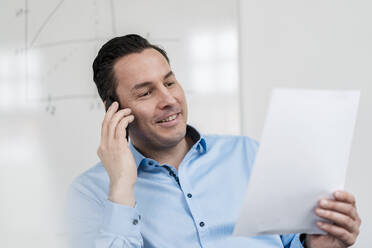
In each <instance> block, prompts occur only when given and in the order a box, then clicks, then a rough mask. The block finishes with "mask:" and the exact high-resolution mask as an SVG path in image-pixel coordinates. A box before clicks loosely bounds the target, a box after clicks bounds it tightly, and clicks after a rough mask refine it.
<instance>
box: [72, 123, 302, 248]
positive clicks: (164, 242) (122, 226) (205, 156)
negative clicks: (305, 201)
mask: <svg viewBox="0 0 372 248" xmlns="http://www.w3.org/2000/svg"><path fill="white" fill-rule="evenodd" d="M187 135H188V136H189V137H191V138H192V139H193V141H194V142H195V144H194V145H193V146H192V148H191V149H190V150H189V152H188V153H187V154H186V156H185V157H184V159H183V161H182V163H181V164H180V166H179V170H178V171H177V170H176V169H175V168H174V167H173V166H171V165H167V164H159V163H158V162H157V161H155V160H152V159H150V158H146V157H144V156H143V155H142V154H141V153H140V152H139V151H137V149H136V148H135V147H134V146H133V144H130V149H131V151H132V153H133V156H134V158H135V161H136V164H137V167H138V179H137V182H136V185H135V198H136V206H135V207H134V208H131V207H129V206H123V205H119V204H116V203H113V202H111V201H109V200H108V199H107V198H108V193H109V177H108V175H107V172H106V170H105V168H104V167H103V165H102V164H101V163H99V164H97V165H96V166H95V167H93V168H91V169H89V170H88V171H86V172H85V173H83V174H82V175H80V176H79V177H77V178H76V179H75V180H74V182H73V183H72V185H71V189H70V192H69V200H68V222H69V232H70V238H71V240H70V241H71V247H74V248H88V247H96V248H109V247H120V248H122V247H145V248H183V247H185V248H200V247H203V248H222V247H223V248H230V247H231V248H240V247H242V248H243V247H244V248H248V247H251V248H279V247H285V248H295V247H296V248H297V247H302V245H301V242H300V240H299V235H298V234H292V235H268V236H258V237H234V236H232V232H233V229H234V225H235V223H236V221H237V219H238V216H239V213H240V207H241V204H242V200H243V197H244V193H245V190H246V186H247V183H248V180H249V177H250V173H251V169H252V166H253V163H254V160H255V156H256V151H257V148H258V143H257V142H256V141H254V140H252V139H250V138H248V137H242V136H217V135H206V136H204V137H203V136H201V135H200V134H199V133H198V132H197V131H196V130H195V129H194V128H192V127H191V126H188V127H187ZM267 211H270V199H268V204H267Z"/></svg>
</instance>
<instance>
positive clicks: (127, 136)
mask: <svg viewBox="0 0 372 248" xmlns="http://www.w3.org/2000/svg"><path fill="white" fill-rule="evenodd" d="M113 102H115V100H113V99H112V98H111V97H108V98H106V112H107V110H108V109H109V107H110V106H111V104H112V103H113ZM120 109H121V108H120V106H119V109H118V110H120ZM128 126H129V125H128ZM125 133H126V135H125V138H126V139H127V141H129V132H128V127H127V128H126V129H125Z"/></svg>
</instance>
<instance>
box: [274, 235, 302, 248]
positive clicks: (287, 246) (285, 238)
mask: <svg viewBox="0 0 372 248" xmlns="http://www.w3.org/2000/svg"><path fill="white" fill-rule="evenodd" d="M280 238H281V239H282V242H283V246H284V248H303V245H302V244H301V241H300V234H287V235H280Z"/></svg>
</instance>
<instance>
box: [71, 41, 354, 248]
mask: <svg viewBox="0 0 372 248" xmlns="http://www.w3.org/2000/svg"><path fill="white" fill-rule="evenodd" d="M93 70H94V81H95V83H96V85H97V88H98V91H99V94H100V96H101V98H102V100H103V101H104V102H105V105H106V104H107V103H108V101H114V103H113V104H112V105H111V106H110V107H109V108H108V111H107V113H106V115H105V118H104V120H103V123H102V131H101V143H100V146H99V148H98V152H97V153H98V156H99V157H100V159H101V163H99V164H98V165H96V166H95V167H93V168H92V169H90V170H88V171H87V172H85V173H83V174H82V175H81V176H79V177H78V178H77V179H76V180H75V181H74V182H73V184H72V187H71V192H70V203H71V204H70V210H69V219H70V221H71V223H72V225H71V244H72V245H73V246H74V247H80V248H81V247H99V248H104V247H105V248H106V247H149V248H152V247H157V248H168V247H169V248H170V247H172V248H174V247H188V248H193V247H213V248H214V247H263V248H265V247H267V248H269V247H291V248H294V247H303V246H307V247H311V248H317V247H334V248H344V247H348V246H350V245H352V244H353V243H354V242H355V240H356V238H357V236H358V233H359V226H360V222H361V221H360V218H359V216H358V213H357V211H356V207H355V200H354V197H353V196H352V195H351V194H349V193H346V192H344V191H339V192H336V193H335V194H334V197H335V199H334V200H331V199H328V200H327V199H323V200H322V201H320V204H319V207H318V208H317V209H316V213H317V215H319V216H320V217H323V218H324V219H327V220H329V221H330V222H331V223H334V224H330V223H326V222H319V223H318V225H319V228H320V229H322V230H324V231H325V232H327V235H306V234H302V235H299V234H292V235H268V236H261V237H233V236H232V232H233V229H234V224H235V222H236V220H237V218H238V215H239V211H240V206H241V202H242V199H243V196H244V192H245V189H246V185H247V183H248V180H249V176H250V171H251V168H252V166H253V163H254V159H255V154H256V150H257V146H258V144H257V142H256V141H254V140H252V139H250V138H247V137H234V136H202V135H201V134H199V133H198V131H196V130H195V129H194V128H193V127H191V126H188V125H187V124H186V123H187V104H186V99H185V95H184V92H183V89H182V87H181V85H180V84H179V83H178V81H177V80H176V77H175V74H174V72H173V71H172V70H171V68H170V64H169V59H168V57H167V55H166V53H165V52H164V51H163V50H162V49H160V48H159V47H157V46H154V45H152V44H149V43H148V41H147V40H145V39H144V38H142V37H140V36H138V35H127V36H123V37H117V38H114V39H112V40H110V41H109V42H107V43H106V44H105V45H104V46H103V47H102V48H101V50H100V51H99V53H98V55H97V57H96V59H95V61H94V64H93ZM223 118H224V117H223V113H221V121H223ZM127 127H128V132H129V134H130V142H128V141H127V139H125V137H126V131H127V130H126V128H127ZM289 204H290V203H289ZM267 211H270V204H269V202H268V209H267Z"/></svg>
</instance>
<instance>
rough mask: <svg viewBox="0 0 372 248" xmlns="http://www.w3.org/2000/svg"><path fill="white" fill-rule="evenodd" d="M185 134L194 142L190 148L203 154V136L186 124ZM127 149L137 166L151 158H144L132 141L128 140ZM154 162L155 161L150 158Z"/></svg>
mask: <svg viewBox="0 0 372 248" xmlns="http://www.w3.org/2000/svg"><path fill="white" fill-rule="evenodd" d="M186 136H188V137H190V138H191V140H192V141H193V142H194V145H193V146H192V147H191V149H190V150H192V149H196V150H197V151H198V152H199V153H201V154H204V153H206V152H207V142H206V140H205V138H204V137H203V136H202V135H201V134H200V133H199V132H198V131H197V130H196V129H195V128H194V127H192V126H190V125H187V127H186ZM129 149H130V150H131V151H132V154H133V157H134V161H135V162H136V166H137V168H138V167H139V166H140V165H141V164H143V163H145V162H146V161H147V160H152V159H150V158H146V157H145V156H143V155H142V153H140V152H139V151H138V150H137V148H136V147H134V145H133V143H132V141H130V140H129ZM152 161H153V162H154V163H157V162H156V161H154V160H152Z"/></svg>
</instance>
